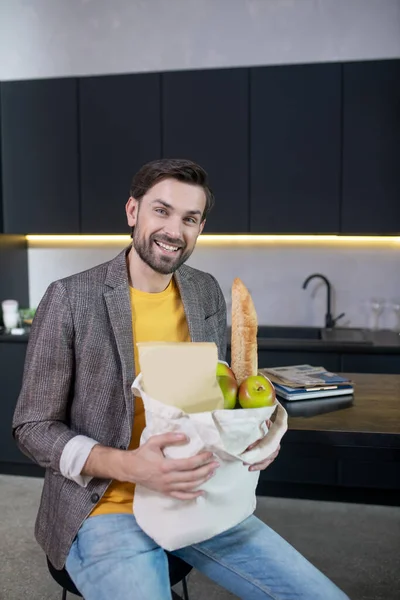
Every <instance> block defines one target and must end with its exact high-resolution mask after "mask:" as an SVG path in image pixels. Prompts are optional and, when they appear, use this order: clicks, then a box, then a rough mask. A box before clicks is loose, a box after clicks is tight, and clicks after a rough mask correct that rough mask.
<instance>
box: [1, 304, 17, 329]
mask: <svg viewBox="0 0 400 600" xmlns="http://www.w3.org/2000/svg"><path fill="white" fill-rule="evenodd" d="M1 308H2V311H3V323H4V327H5V328H6V330H7V331H11V329H14V327H18V324H19V312H18V302H17V300H3V302H2V303H1Z"/></svg>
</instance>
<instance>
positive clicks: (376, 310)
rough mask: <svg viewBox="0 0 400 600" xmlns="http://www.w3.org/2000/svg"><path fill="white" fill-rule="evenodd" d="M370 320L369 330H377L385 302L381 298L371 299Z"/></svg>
mask: <svg viewBox="0 0 400 600" xmlns="http://www.w3.org/2000/svg"><path fill="white" fill-rule="evenodd" d="M370 307H371V313H372V319H371V329H374V330H377V329H379V320H380V317H381V315H382V313H383V309H384V307H385V301H384V300H383V299H382V298H372V299H371V302H370Z"/></svg>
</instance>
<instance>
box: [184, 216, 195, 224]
mask: <svg viewBox="0 0 400 600" xmlns="http://www.w3.org/2000/svg"><path fill="white" fill-rule="evenodd" d="M186 221H188V222H189V223H190V224H192V225H195V224H196V222H197V221H196V219H193V217H187V218H186Z"/></svg>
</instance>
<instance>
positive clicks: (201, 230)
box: [199, 219, 206, 235]
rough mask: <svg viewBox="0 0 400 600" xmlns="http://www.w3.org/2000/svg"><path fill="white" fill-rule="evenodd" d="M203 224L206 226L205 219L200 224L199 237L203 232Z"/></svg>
mask: <svg viewBox="0 0 400 600" xmlns="http://www.w3.org/2000/svg"><path fill="white" fill-rule="evenodd" d="M205 224H206V219H204V221H202V222H201V223H200V231H199V235H200V234H201V233H202V232H203V229H204V225H205Z"/></svg>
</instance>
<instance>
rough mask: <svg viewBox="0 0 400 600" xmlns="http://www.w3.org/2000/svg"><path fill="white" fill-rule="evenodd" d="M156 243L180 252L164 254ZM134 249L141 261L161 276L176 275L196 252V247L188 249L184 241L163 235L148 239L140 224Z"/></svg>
mask: <svg viewBox="0 0 400 600" xmlns="http://www.w3.org/2000/svg"><path fill="white" fill-rule="evenodd" d="M156 242H161V243H163V244H167V245H171V246H178V250H176V251H175V252H173V253H170V254H162V252H161V251H160V250H159V249H158V246H157V243H156ZM133 247H134V248H135V250H136V253H137V254H138V256H139V257H140V258H141V260H142V261H143V262H144V263H146V265H148V266H149V267H150V268H151V269H153V271H155V272H156V273H160V274H161V275H169V274H171V273H174V272H175V271H176V270H177V269H179V267H180V266H181V265H183V263H184V262H186V261H187V260H188V258H189V257H190V255H191V254H192V252H193V250H194V246H193V248H187V244H186V243H185V242H184V241H183V240H180V239H178V238H170V237H168V236H166V235H162V234H157V233H153V234H151V235H150V237H149V238H147V239H146V238H145V237H144V236H142V235H141V233H140V227H139V224H138V223H137V224H136V225H135V228H134V230H133Z"/></svg>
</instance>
